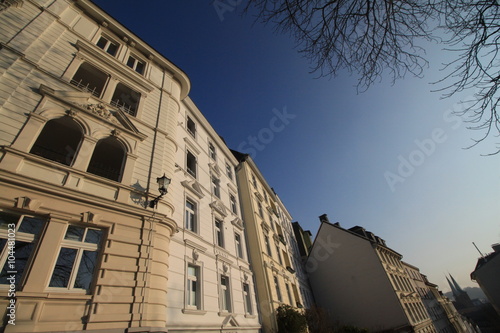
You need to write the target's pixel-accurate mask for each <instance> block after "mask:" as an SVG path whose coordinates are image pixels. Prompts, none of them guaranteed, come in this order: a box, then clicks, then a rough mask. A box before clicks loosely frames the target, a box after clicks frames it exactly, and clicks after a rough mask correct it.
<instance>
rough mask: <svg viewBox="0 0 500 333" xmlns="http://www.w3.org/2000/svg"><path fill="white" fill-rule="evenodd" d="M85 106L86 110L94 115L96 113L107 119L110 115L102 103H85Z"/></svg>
mask: <svg viewBox="0 0 500 333" xmlns="http://www.w3.org/2000/svg"><path fill="white" fill-rule="evenodd" d="M85 107H86V108H87V110H89V111H90V112H92V113H93V114H95V115H98V116H99V117H101V118H104V119H109V118H111V116H112V114H111V112H110V111H109V110H108V109H107V108H106V107H105V106H104V104H102V103H98V104H87V105H86V106H85Z"/></svg>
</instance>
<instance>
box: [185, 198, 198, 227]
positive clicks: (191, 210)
mask: <svg viewBox="0 0 500 333" xmlns="http://www.w3.org/2000/svg"><path fill="white" fill-rule="evenodd" d="M186 229H187V230H189V231H192V232H197V225H196V204H195V203H194V202H192V201H191V200H186Z"/></svg>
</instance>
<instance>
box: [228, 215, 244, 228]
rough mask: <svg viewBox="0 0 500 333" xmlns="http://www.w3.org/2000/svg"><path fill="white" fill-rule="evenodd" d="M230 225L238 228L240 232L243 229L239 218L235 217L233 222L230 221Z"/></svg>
mask: <svg viewBox="0 0 500 333" xmlns="http://www.w3.org/2000/svg"><path fill="white" fill-rule="evenodd" d="M231 224H232V225H234V226H235V227H237V228H239V229H240V230H243V228H244V226H243V221H242V220H241V219H240V218H239V217H236V218H235V219H234V220H232V221H231Z"/></svg>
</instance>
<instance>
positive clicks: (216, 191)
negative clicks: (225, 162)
mask: <svg viewBox="0 0 500 333" xmlns="http://www.w3.org/2000/svg"><path fill="white" fill-rule="evenodd" d="M210 182H211V185H212V186H211V187H212V194H213V195H215V196H216V197H217V198H219V199H220V198H221V189H220V179H219V178H218V177H216V176H215V175H211V177H210Z"/></svg>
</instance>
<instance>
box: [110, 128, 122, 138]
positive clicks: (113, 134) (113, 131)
mask: <svg viewBox="0 0 500 333" xmlns="http://www.w3.org/2000/svg"><path fill="white" fill-rule="evenodd" d="M121 133H122V132H121V131H120V130H118V129H116V128H115V129H114V130H112V131H111V135H112V136H114V137H117V136H119V135H120V134H121Z"/></svg>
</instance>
